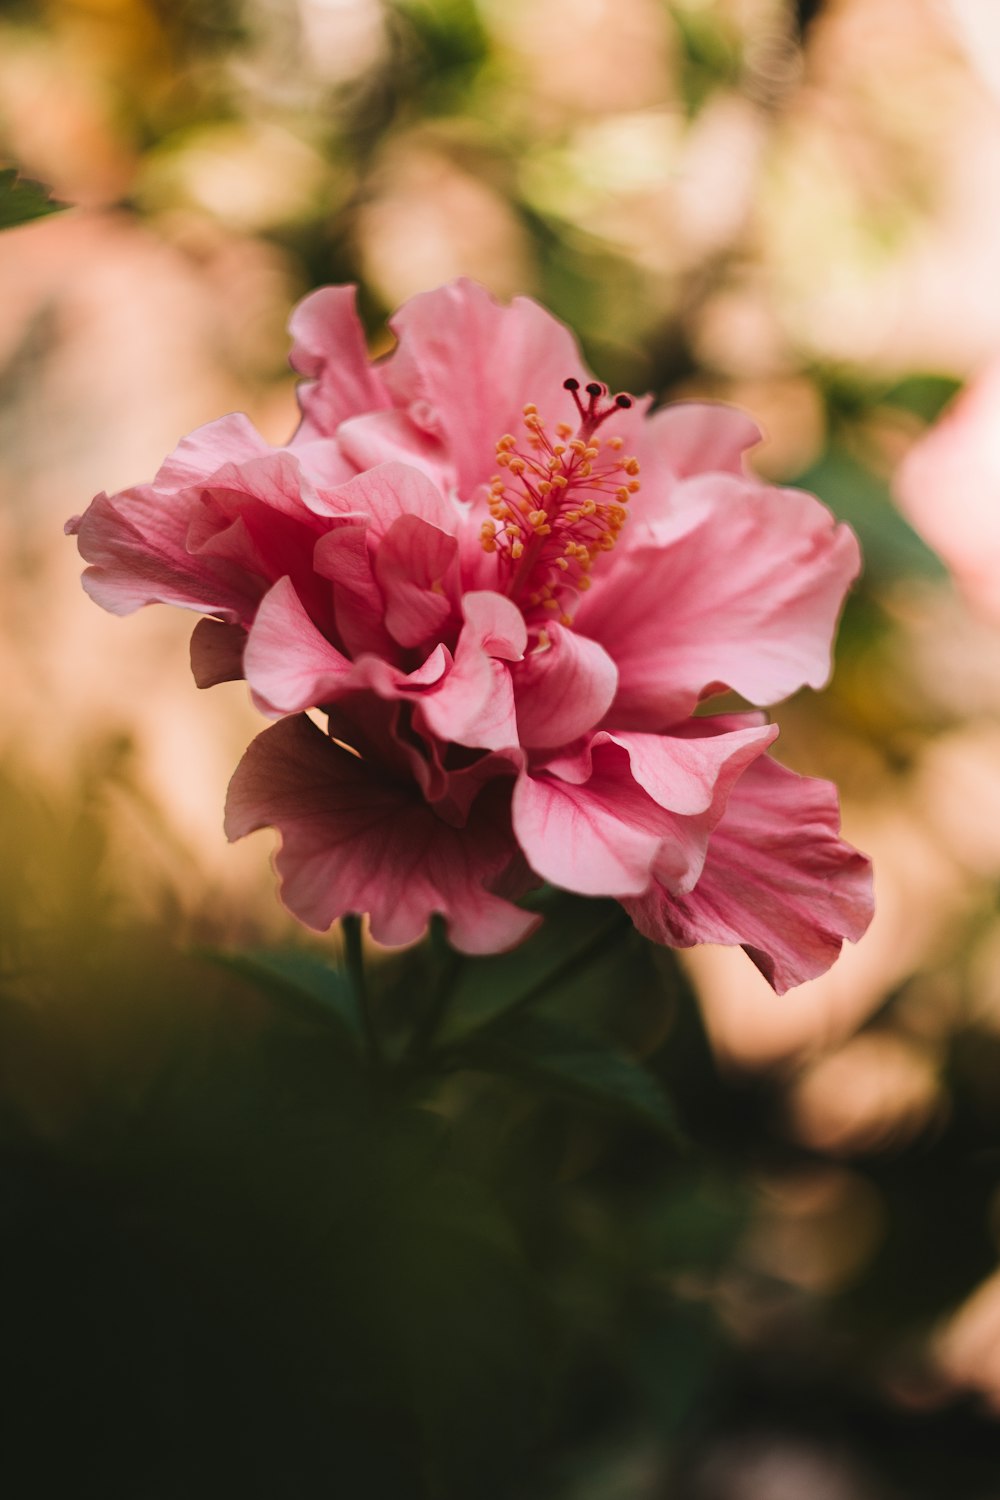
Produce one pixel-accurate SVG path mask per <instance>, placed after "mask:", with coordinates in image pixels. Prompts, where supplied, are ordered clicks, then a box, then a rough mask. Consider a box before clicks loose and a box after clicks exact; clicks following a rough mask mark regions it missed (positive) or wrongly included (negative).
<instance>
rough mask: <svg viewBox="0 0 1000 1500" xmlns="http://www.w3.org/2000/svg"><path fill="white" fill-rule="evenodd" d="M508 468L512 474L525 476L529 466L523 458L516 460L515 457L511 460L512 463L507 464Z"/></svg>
mask: <svg viewBox="0 0 1000 1500" xmlns="http://www.w3.org/2000/svg"><path fill="white" fill-rule="evenodd" d="M507 467H508V469H510V472H511V473H512V474H523V473H524V471H525V469H526V468H527V464H526V463H525V462H524V459H523V458H516V457H515V458H512V459H510V461H509V462H508V464H507Z"/></svg>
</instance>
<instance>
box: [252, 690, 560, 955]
mask: <svg viewBox="0 0 1000 1500" xmlns="http://www.w3.org/2000/svg"><path fill="white" fill-rule="evenodd" d="M225 826H226V834H227V836H228V837H229V838H230V839H231V840H232V839H238V838H242V837H243V836H244V835H245V834H248V833H251V832H253V831H254V830H255V829H257V828H264V827H269V826H273V827H275V828H277V829H278V830H279V832H280V834H281V849H280V851H279V853H278V854H277V856H276V858H275V866H276V868H277V871H278V874H279V875H280V877H281V882H282V887H281V894H282V898H283V900H284V902H285V904H286V906H288V908H289V909H290V910H291V911H292V912H294V914H295V915H296V916H297V917H298V918H299V919H300V921H302V922H305V923H306V924H307V926H310V927H314V928H316V929H317V930H318V931H324V930H325V929H326V928H327V927H329V926H330V924H331V922H333V921H335V920H336V918H337V917H340V916H343V915H344V914H345V913H347V912H367V913H368V914H369V915H370V920H371V932H372V936H373V937H374V938H375V939H376V940H377V941H378V942H381V943H389V944H396V943H409V942H412V941H414V940H415V939H416V938H419V937H420V936H421V935H422V933H423V932H424V929H425V928H426V926H427V923H428V921H429V919H430V917H431V916H432V915H433V914H434V913H436V912H439V913H441V914H442V915H443V916H444V918H445V921H446V922H447V924H448V933H449V939H450V941H451V943H452V944H453V946H454V947H456V948H458V949H459V950H460V951H461V952H464V953H495V952H499V951H501V950H503V949H505V948H510V947H513V946H514V945H515V944H516V943H518V942H520V941H521V939H522V938H524V937H526V936H527V934H528V933H529V932H530V931H531V930H532V928H533V927H535V926H536V925H537V923H538V918H537V917H536V916H534V915H533V914H531V913H529V912H524V911H521V910H519V909H518V908H517V907H516V906H514V905H512V904H511V903H510V902H509V901H506V900H504V899H503V898H502V897H500V896H498V895H495V894H494V893H493V890H492V889H491V887H496V886H497V885H499V884H500V883H501V882H502V880H503V877H504V875H505V872H506V871H507V870H508V868H509V867H510V866H511V864H512V862H515V861H516V857H517V849H516V846H515V844H514V841H513V839H512V837H511V833H510V824H509V814H508V812H507V810H506V808H505V799H504V797H503V795H499V796H497V795H494V793H493V792H492V790H491V789H490V788H489V787H487V788H486V789H485V790H484V791H483V792H482V793H481V794H480V795H479V796H478V797H477V798H476V800H475V802H474V803H473V804H472V807H471V808H470V810H469V817H468V822H467V823H466V825H465V826H464V827H462V828H456V827H453V826H452V825H451V824H449V823H445V822H443V821H442V820H441V819H440V818H438V817H437V816H436V815H435V814H434V812H433V811H432V810H431V809H430V808H429V807H428V806H427V804H426V803H425V802H424V800H423V798H422V797H421V796H420V793H419V791H418V790H417V789H416V788H414V789H413V790H408V789H407V788H406V787H405V786H404V785H403V784H401V783H400V782H399V781H398V780H397V779H394V778H389V777H387V776H386V775H385V774H384V773H380V771H379V768H378V766H376V765H372V764H371V763H370V762H367V761H364V760H361V759H359V758H358V757H357V756H356V755H351V754H350V753H349V752H348V751H346V750H344V749H341V748H340V747H339V746H338V745H336V744H335V743H334V742H333V741H332V740H329V739H328V738H327V737H326V736H325V735H324V734H323V733H322V731H321V730H319V729H317V728H316V727H315V725H313V724H312V723H311V722H310V721H309V720H308V719H306V718H305V717H303V716H297V717H295V718H289V719H283V720H282V721H281V722H280V723H278V724H275V725H273V726H272V727H271V728H270V729H266V730H265V731H264V733H263V734H261V735H258V737H257V738H256V739H255V740H254V742H253V743H252V744H251V746H250V748H249V749H248V750H247V752H246V754H245V755H244V757H243V760H242V761H241V762H240V765H239V767H238V768H237V771H236V774H235V775H234V776H233V779H232V781H231V783H230V786H229V795H228V798H227V803H226V825H225Z"/></svg>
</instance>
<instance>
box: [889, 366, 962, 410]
mask: <svg viewBox="0 0 1000 1500" xmlns="http://www.w3.org/2000/svg"><path fill="white" fill-rule="evenodd" d="M961 389H962V382H961V381H960V380H956V379H955V377H954V376H953V375H927V374H922V375H907V376H905V377H904V379H902V380H900V381H898V382H897V384H896V385H894V386H892V387H891V388H890V389H889V390H888V391H886V392H884V394H883V396H882V401H883V403H884V404H885V405H886V406H897V407H901V408H902V410H903V411H908V412H912V413H913V415H914V416H915V417H920V419H921V420H922V421H924V422H934V421H936V420H937V418H938V417H939V416H940V415H941V412H942V411H943V410H944V408H945V407H946V406H947V405H948V402H949V401H951V399H952V398H953V397H954V396H957V395H958V392H959V391H960V390H961Z"/></svg>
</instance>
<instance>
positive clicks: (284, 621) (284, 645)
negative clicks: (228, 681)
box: [243, 578, 354, 714]
mask: <svg viewBox="0 0 1000 1500" xmlns="http://www.w3.org/2000/svg"><path fill="white" fill-rule="evenodd" d="M243 672H244V675H245V677H246V680H247V682H248V683H249V684H250V687H251V688H252V690H253V692H254V694H255V695H256V697H257V699H258V702H259V703H260V705H261V706H262V707H266V708H268V709H270V710H271V711H273V712H275V713H279V714H281V713H296V712H298V711H299V710H300V709H303V708H313V707H315V706H317V705H318V704H321V703H327V702H330V701H332V700H333V699H335V698H338V697H339V696H340V695H341V694H342V693H344V692H346V691H347V690H348V688H349V687H350V685H351V683H352V679H353V673H354V666H353V663H352V662H351V661H349V660H348V658H347V657H346V656H344V655H343V654H342V653H341V652H340V651H338V650H337V649H336V647H335V646H332V645H331V644H330V642H329V641H328V640H327V639H326V637H325V636H324V635H322V633H321V632H320V631H319V630H317V628H316V626H315V625H314V624H313V622H312V620H311V619H310V618H309V615H308V613H307V612H306V610H305V608H304V606H303V604H302V602H301V600H300V599H299V596H298V594H297V593H296V592H295V588H294V586H293V584H292V581H291V579H289V578H281V579H279V581H278V582H277V583H276V584H275V585H274V587H273V588H272V589H271V590H270V592H269V593H267V594H266V595H265V596H264V598H263V599H262V600H261V602H260V608H259V609H258V610H257V616H256V619H255V620H254V622H253V625H252V626H251V628H250V633H249V635H248V636H247V643H246V648H245V650H244V653H243Z"/></svg>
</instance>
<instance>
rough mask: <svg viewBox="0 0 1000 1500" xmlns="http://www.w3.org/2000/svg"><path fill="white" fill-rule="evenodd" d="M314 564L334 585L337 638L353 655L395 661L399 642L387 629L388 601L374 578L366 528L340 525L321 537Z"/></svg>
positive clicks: (317, 545) (317, 544) (373, 567)
mask: <svg viewBox="0 0 1000 1500" xmlns="http://www.w3.org/2000/svg"><path fill="white" fill-rule="evenodd" d="M314 565H315V568H316V572H317V573H318V574H319V576H320V577H321V578H328V579H329V580H330V581H331V583H332V584H333V617H334V621H335V623H336V629H337V636H338V639H339V640H340V641H341V643H342V644H343V647H344V650H345V651H346V652H347V653H348V654H349V655H350V656H360V655H361V653H362V652H365V651H372V652H376V653H377V654H378V655H380V656H386V657H389V658H393V657H394V656H395V654H396V650H397V647H396V642H395V641H394V640H393V638H392V636H391V635H390V634H389V632H388V630H386V628H385V600H384V598H383V597H382V590H381V589H380V588H379V586H378V583H377V581H376V578H375V566H374V563H373V561H372V555H371V552H370V550H369V547H368V530H367V527H365V526H339V527H337V529H336V530H335V531H328V532H327V534H326V536H322V537H320V539H319V541H318V542H317V543H316V548H315V552H314Z"/></svg>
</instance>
